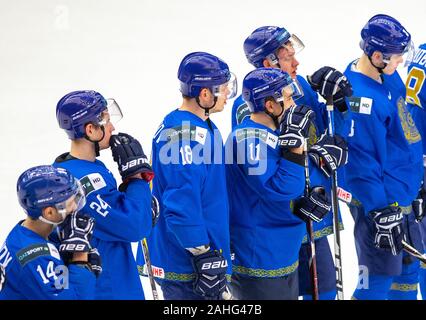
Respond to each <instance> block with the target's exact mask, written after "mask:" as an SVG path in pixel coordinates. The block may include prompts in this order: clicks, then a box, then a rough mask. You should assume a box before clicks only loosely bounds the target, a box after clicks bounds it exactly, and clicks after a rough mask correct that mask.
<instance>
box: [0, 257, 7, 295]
mask: <svg viewBox="0 0 426 320" xmlns="http://www.w3.org/2000/svg"><path fill="white" fill-rule="evenodd" d="M5 284H6V270H5V269H4V267H3V265H2V264H1V263H0V291H1V290H2V289H3V287H4V285H5Z"/></svg>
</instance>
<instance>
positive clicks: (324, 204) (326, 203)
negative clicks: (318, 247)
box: [294, 187, 331, 222]
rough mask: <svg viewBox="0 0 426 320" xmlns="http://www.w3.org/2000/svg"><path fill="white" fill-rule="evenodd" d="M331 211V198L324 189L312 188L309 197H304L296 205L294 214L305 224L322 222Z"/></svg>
mask: <svg viewBox="0 0 426 320" xmlns="http://www.w3.org/2000/svg"><path fill="white" fill-rule="evenodd" d="M330 209H331V201H330V197H329V196H328V194H327V192H326V191H325V189H324V188H323V187H313V188H311V189H310V190H309V194H308V196H303V197H301V198H300V199H298V200H296V201H295V203H294V214H295V215H296V216H298V217H299V218H300V219H302V220H303V221H305V222H309V220H312V221H314V222H320V221H321V220H322V219H323V218H324V216H325V215H326V214H327V213H328V212H330Z"/></svg>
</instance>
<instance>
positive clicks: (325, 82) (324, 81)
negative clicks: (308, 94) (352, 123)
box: [307, 67, 353, 112]
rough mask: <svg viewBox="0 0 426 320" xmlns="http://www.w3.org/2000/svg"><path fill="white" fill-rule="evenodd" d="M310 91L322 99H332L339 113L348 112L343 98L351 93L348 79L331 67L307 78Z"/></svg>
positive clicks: (324, 68)
mask: <svg viewBox="0 0 426 320" xmlns="http://www.w3.org/2000/svg"><path fill="white" fill-rule="evenodd" d="M307 79H308V82H309V84H310V85H311V87H312V89H314V90H315V91H317V92H318V93H319V94H320V95H321V96H322V97H323V98H324V99H327V97H330V96H332V97H333V104H334V105H335V106H336V108H337V109H338V110H339V111H340V112H345V111H346V110H348V106H347V104H346V101H345V97H350V96H351V95H352V93H353V91H352V86H351V84H350V82H349V81H348V79H347V78H346V77H345V76H344V75H343V74H342V73H341V72H340V71H338V70H336V69H334V68H332V67H322V68H321V69H319V70H317V71H316V72H314V73H313V74H312V75H311V76H308V77H307Z"/></svg>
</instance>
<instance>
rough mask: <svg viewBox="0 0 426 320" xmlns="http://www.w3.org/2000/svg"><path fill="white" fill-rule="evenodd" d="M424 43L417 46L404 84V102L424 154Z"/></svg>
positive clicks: (425, 57) (425, 93)
mask: <svg viewBox="0 0 426 320" xmlns="http://www.w3.org/2000/svg"><path fill="white" fill-rule="evenodd" d="M425 82H426V43H425V44H422V45H421V46H420V47H419V50H418V51H417V52H416V55H415V57H414V59H413V62H412V63H411V64H410V66H409V67H408V76H407V81H406V82H405V86H406V89H407V97H406V102H407V106H408V109H409V110H410V112H411V114H412V115H413V120H414V122H415V124H416V127H417V129H418V130H419V132H420V135H421V136H422V137H423V138H422V144H423V154H424V155H425V154H426V110H425V108H426V85H425Z"/></svg>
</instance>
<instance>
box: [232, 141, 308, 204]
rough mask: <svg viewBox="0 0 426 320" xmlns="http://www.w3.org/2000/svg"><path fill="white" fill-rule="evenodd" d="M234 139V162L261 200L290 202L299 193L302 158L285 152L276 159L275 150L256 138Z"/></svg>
mask: <svg viewBox="0 0 426 320" xmlns="http://www.w3.org/2000/svg"><path fill="white" fill-rule="evenodd" d="M237 135H238V133H237ZM238 140H239V139H238V138H237V136H234V137H233V141H234V152H235V153H236V155H237V157H236V159H234V160H235V161H236V163H238V165H239V167H240V168H241V170H243V172H244V176H245V177H246V179H247V180H248V183H249V184H250V185H251V186H252V187H253V189H254V190H256V192H258V193H259V194H260V195H261V196H262V198H264V199H267V200H271V201H283V200H288V201H290V200H293V199H296V198H298V197H299V196H301V195H302V194H303V190H304V186H305V179H304V167H303V158H301V157H302V156H300V155H294V154H292V153H289V154H288V155H287V156H286V157H278V158H277V156H276V155H275V154H274V153H275V150H274V149H272V148H271V147H270V146H268V145H267V144H266V143H264V142H263V141H260V140H259V139H243V140H240V141H238ZM241 160H242V161H241Z"/></svg>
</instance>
